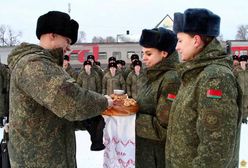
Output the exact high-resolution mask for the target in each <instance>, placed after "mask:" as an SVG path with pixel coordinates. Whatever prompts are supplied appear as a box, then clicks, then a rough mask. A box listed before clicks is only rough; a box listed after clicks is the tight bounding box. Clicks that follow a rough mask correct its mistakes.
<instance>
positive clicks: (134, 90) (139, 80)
mask: <svg viewBox="0 0 248 168" xmlns="http://www.w3.org/2000/svg"><path fill="white" fill-rule="evenodd" d="M133 66H134V71H132V72H130V73H129V75H128V76H127V79H126V84H127V95H128V97H130V98H134V99H135V100H136V99H137V95H138V92H139V91H140V89H141V88H142V86H143V85H144V83H146V81H147V76H146V74H145V73H144V71H142V70H141V67H142V62H141V61H140V60H135V61H134V62H133Z"/></svg>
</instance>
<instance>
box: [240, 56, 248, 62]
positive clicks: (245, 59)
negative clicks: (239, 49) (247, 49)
mask: <svg viewBox="0 0 248 168" xmlns="http://www.w3.org/2000/svg"><path fill="white" fill-rule="evenodd" d="M247 59H248V56H247V55H240V56H239V62H241V61H246V62H247Z"/></svg>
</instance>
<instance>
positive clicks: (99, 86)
mask: <svg viewBox="0 0 248 168" xmlns="http://www.w3.org/2000/svg"><path fill="white" fill-rule="evenodd" d="M95 78H96V91H97V93H100V94H101V93H102V82H101V78H100V75H99V74H98V73H95Z"/></svg>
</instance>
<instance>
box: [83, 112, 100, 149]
mask: <svg viewBox="0 0 248 168" xmlns="http://www.w3.org/2000/svg"><path fill="white" fill-rule="evenodd" d="M83 124H84V127H85V128H86V130H87V131H88V132H89V134H90V140H91V142H92V144H91V147H90V150H92V151H100V150H103V149H105V146H104V144H103V129H104V127H105V122H104V118H103V117H102V116H101V115H99V116H96V117H93V118H90V119H87V120H84V121H83Z"/></svg>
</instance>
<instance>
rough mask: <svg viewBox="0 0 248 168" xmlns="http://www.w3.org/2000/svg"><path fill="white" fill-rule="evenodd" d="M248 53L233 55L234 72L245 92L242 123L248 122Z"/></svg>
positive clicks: (242, 104)
mask: <svg viewBox="0 0 248 168" xmlns="http://www.w3.org/2000/svg"><path fill="white" fill-rule="evenodd" d="M247 60H248V55H240V56H237V55H233V74H234V75H235V77H236V79H237V81H238V83H239V86H240V87H241V90H242V92H243V94H242V99H241V100H242V102H241V111H242V123H246V124H247V117H248V90H247V88H248V68H247Z"/></svg>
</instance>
